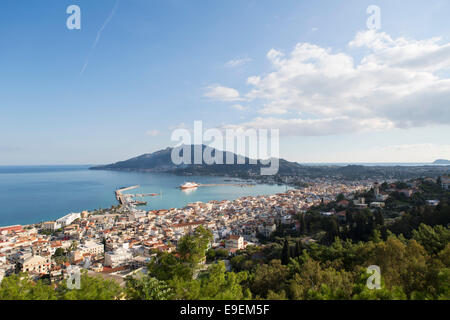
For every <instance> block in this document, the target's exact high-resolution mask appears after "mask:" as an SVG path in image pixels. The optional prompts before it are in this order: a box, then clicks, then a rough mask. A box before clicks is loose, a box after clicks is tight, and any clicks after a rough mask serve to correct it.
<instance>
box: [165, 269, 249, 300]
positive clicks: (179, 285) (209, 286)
mask: <svg viewBox="0 0 450 320" xmlns="http://www.w3.org/2000/svg"><path fill="white" fill-rule="evenodd" d="M246 279H247V273H245V272H239V273H234V272H226V270H225V264H224V263H223V262H219V263H217V264H213V265H211V266H210V267H209V268H208V271H207V272H206V274H204V275H202V276H201V277H199V278H198V279H195V280H185V279H181V278H178V277H175V278H174V279H173V280H171V281H170V284H171V286H172V288H173V289H174V292H175V293H174V299H193V300H240V299H250V298H251V295H250V293H249V291H248V290H247V291H246V290H243V288H242V286H241V285H240V283H241V282H243V281H245V280H246Z"/></svg>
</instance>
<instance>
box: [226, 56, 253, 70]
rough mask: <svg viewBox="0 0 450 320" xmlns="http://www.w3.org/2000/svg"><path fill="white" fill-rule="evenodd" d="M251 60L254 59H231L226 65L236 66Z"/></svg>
mask: <svg viewBox="0 0 450 320" xmlns="http://www.w3.org/2000/svg"><path fill="white" fill-rule="evenodd" d="M250 61H252V59H250V58H242V59H236V60H230V61H228V62H227V63H225V67H228V68H234V67H238V66H242V65H244V64H246V63H248V62H250Z"/></svg>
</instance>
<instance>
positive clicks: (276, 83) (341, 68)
mask: <svg viewBox="0 0 450 320" xmlns="http://www.w3.org/2000/svg"><path fill="white" fill-rule="evenodd" d="M356 49H357V50H361V49H363V51H364V52H363V53H364V56H363V58H362V59H361V60H360V61H355V59H354V58H353V57H352V56H351V55H350V54H348V53H344V52H335V51H333V50H332V49H330V48H323V47H320V46H317V45H314V44H310V43H298V44H297V45H296V46H295V48H294V49H293V51H292V52H291V53H290V54H289V55H286V54H284V53H283V52H281V51H279V50H275V49H271V50H270V51H269V52H268V53H267V58H268V59H269V61H270V62H271V64H272V68H273V71H272V72H270V73H268V74H261V75H255V76H252V77H249V78H248V79H247V84H248V85H250V86H251V87H252V89H251V90H250V91H249V92H248V93H247V94H246V95H244V97H245V98H246V99H247V100H255V101H258V102H260V103H261V108H260V110H259V113H261V114H263V115H267V116H268V117H267V118H257V119H255V120H254V121H251V122H248V123H244V124H242V126H253V125H254V126H257V127H261V126H262V125H265V126H268V127H273V126H279V128H280V130H281V132H283V128H284V131H285V133H289V134H292V135H324V134H335V133H344V132H355V131H364V130H386V129H390V128H407V127H419V126H431V125H437V124H450V108H449V105H450V78H448V77H444V76H442V74H443V73H442V71H443V70H447V69H449V68H450V43H442V41H441V40H440V39H439V38H432V39H427V40H414V39H406V38H397V39H393V38H392V37H391V36H389V35H387V34H386V33H378V32H376V31H373V30H369V31H364V32H359V33H358V34H357V35H356V36H355V38H354V39H353V40H352V41H350V43H349V50H356ZM439 74H440V75H439ZM217 88H220V90H219V89H217ZM224 89H227V90H224ZM210 96H216V97H220V96H221V97H222V98H223V99H228V101H231V100H230V99H238V98H240V96H239V93H238V92H237V91H236V90H234V89H230V88H223V87H216V90H214V91H213V93H211V94H210ZM290 112H293V113H295V114H300V115H301V116H297V117H296V118H294V119H280V118H276V117H274V116H275V115H279V114H285V115H286V114H288V113H290Z"/></svg>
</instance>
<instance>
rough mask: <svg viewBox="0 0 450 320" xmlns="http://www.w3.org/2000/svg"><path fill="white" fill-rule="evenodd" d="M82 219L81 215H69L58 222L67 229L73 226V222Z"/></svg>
mask: <svg viewBox="0 0 450 320" xmlns="http://www.w3.org/2000/svg"><path fill="white" fill-rule="evenodd" d="M80 218H81V213H69V214H68V215H65V216H64V217H62V218H59V219H58V220H56V222H57V223H59V224H60V225H61V226H62V227H65V226H68V225H70V224H72V222H74V221H75V220H77V219H80Z"/></svg>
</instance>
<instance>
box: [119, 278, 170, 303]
mask: <svg viewBox="0 0 450 320" xmlns="http://www.w3.org/2000/svg"><path fill="white" fill-rule="evenodd" d="M172 294H173V291H172V289H171V288H170V287H169V286H168V284H167V283H166V282H165V281H161V280H158V279H156V278H153V277H150V276H148V275H145V276H144V277H142V278H141V279H136V278H133V277H129V278H127V279H126V296H127V299H129V300H169V299H170V298H171V296H172Z"/></svg>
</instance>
